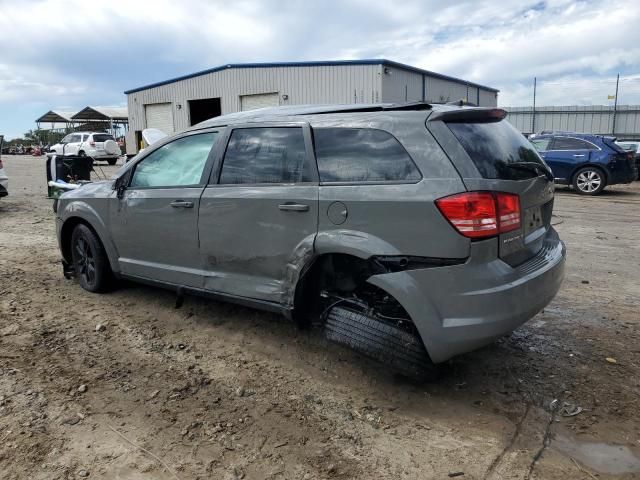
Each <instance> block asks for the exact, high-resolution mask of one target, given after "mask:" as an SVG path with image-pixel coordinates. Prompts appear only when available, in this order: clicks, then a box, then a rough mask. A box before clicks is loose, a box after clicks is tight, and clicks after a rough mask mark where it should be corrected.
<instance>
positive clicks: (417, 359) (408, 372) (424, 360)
mask: <svg viewBox="0 0 640 480" xmlns="http://www.w3.org/2000/svg"><path fill="white" fill-rule="evenodd" d="M325 335H326V337H327V339H328V340H331V341H333V342H336V343H341V344H342V345H346V346H347V347H350V348H351V349H353V350H355V351H356V352H359V353H361V354H363V355H366V356H367V357H369V358H373V359H374V360H377V361H379V362H381V363H383V364H385V365H388V366H390V367H391V368H392V369H393V370H395V371H396V372H398V373H400V374H401V375H404V376H405V377H408V378H411V379H413V380H416V381H420V382H424V381H431V380H435V379H436V378H437V377H438V373H439V371H438V368H437V367H436V366H435V365H434V364H433V363H432V362H431V359H430V358H429V355H428V353H427V351H426V349H425V348H424V344H423V343H422V340H421V339H420V338H419V337H418V336H417V335H416V334H412V333H409V332H407V331H405V330H402V329H400V328H398V327H397V326H395V325H393V324H390V323H386V322H382V321H380V320H378V319H376V318H371V317H369V316H367V315H365V314H363V313H361V312H358V311H356V310H352V309H350V308H345V307H340V306H336V307H333V308H332V309H331V310H330V311H329V314H328V316H327V322H326V325H325Z"/></svg>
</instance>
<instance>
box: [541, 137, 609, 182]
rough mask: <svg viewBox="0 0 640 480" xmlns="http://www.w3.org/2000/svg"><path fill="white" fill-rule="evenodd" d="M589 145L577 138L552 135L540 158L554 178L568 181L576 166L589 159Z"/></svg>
mask: <svg viewBox="0 0 640 480" xmlns="http://www.w3.org/2000/svg"><path fill="white" fill-rule="evenodd" d="M591 145H592V144H589V143H588V142H585V141H584V140H582V139H579V138H574V137H564V136H554V137H553V140H552V141H551V143H550V145H549V148H548V150H547V151H546V152H544V153H543V154H542V158H544V161H545V162H546V163H547V165H549V167H551V170H552V171H553V175H554V177H556V179H560V180H562V181H565V182H567V183H570V182H571V175H572V174H573V172H574V171H575V170H576V168H577V167H579V166H580V165H581V164H583V163H587V162H588V161H589V155H590V146H591ZM596 148H597V147H596Z"/></svg>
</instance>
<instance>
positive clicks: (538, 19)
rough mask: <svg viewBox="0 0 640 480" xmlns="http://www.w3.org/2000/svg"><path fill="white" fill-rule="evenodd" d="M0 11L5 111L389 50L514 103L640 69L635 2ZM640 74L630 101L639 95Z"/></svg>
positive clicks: (76, 1)
mask: <svg viewBox="0 0 640 480" xmlns="http://www.w3.org/2000/svg"><path fill="white" fill-rule="evenodd" d="M0 11H1V12H2V13H1V14H0V45H2V52H1V54H0V62H1V64H2V65H0V109H1V110H3V111H4V110H6V108H8V107H7V106H6V105H9V104H11V105H16V102H25V101H29V102H32V103H33V102H36V101H40V102H42V103H43V104H46V103H47V102H49V103H48V104H49V105H50V106H49V107H48V108H53V107H57V106H59V105H60V104H69V105H76V106H77V107H82V106H84V105H86V104H88V103H91V104H96V103H103V104H104V103H109V104H114V103H120V102H121V101H123V100H124V95H123V94H122V91H123V90H125V89H127V88H133V87H136V86H139V85H143V84H146V83H151V82H154V81H159V80H164V79H166V78H170V77H173V76H177V75H181V74H185V73H190V72H192V71H197V70H200V69H205V68H210V67H213V66H217V65H221V64H225V63H230V62H246V61H255V62H260V61H287V60H315V59H319V60H322V59H345V58H375V57H385V58H389V59H391V60H397V61H400V62H405V63H409V64H412V65H416V66H419V67H423V68H426V69H428V70H433V71H436V72H441V73H444V74H448V75H453V76H458V77H461V78H465V79H469V80H472V81H475V82H478V83H482V84H485V85H489V86H492V87H496V88H499V89H500V90H501V94H500V97H499V98H500V103H501V104H504V105H528V104H530V103H531V97H532V89H531V84H532V82H533V77H534V76H535V77H538V79H539V85H540V89H539V92H538V93H539V95H538V102H539V104H544V103H550V102H561V103H596V104H598V103H606V95H608V94H610V93H609V90H610V88H609V83H607V82H609V81H611V80H612V79H613V78H614V77H615V72H616V71H618V70H622V71H623V73H626V74H633V73H638V72H639V71H640V29H639V28H638V25H640V9H638V8H637V1H636V0H610V1H607V2H603V1H597V0H547V1H545V2H540V1H538V0H532V1H530V2H528V1H522V0H502V1H500V2H495V1H493V0H484V1H475V0H451V1H448V2H442V1H440V0H405V1H403V2H388V1H385V0H327V1H322V2H320V1H306V2H301V1H298V0H263V1H258V0H235V1H221V0H218V1H211V0H181V1H180V2H177V1H173V0H156V1H141V0H137V1H136V0H110V1H108V2H98V3H95V2H87V1H84V0H23V1H21V2H15V1H9V0H0ZM554 82H555V84H554ZM563 82H564V83H563ZM561 83H562V85H561ZM637 84H638V83H637V82H636V83H634V81H627V83H626V84H625V89H626V92H627V93H626V97H624V96H623V95H621V96H620V98H621V99H623V98H626V100H625V101H637V102H639V103H640V87H637V86H636V85H637ZM552 87H553V88H552ZM621 88H622V85H621ZM636 91H637V92H636ZM636 93H637V94H636ZM603 98H604V100H603ZM56 102H57V103H56ZM12 108H15V107H12ZM48 108H47V109H48ZM0 121H1V120H0ZM28 126H29V125H25V127H28ZM0 127H2V125H1V124H0Z"/></svg>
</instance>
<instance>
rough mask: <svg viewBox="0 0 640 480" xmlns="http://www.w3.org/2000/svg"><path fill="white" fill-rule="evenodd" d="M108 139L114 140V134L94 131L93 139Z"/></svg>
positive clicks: (100, 140) (102, 140)
mask: <svg viewBox="0 0 640 480" xmlns="http://www.w3.org/2000/svg"><path fill="white" fill-rule="evenodd" d="M107 140H113V136H111V135H107V134H106V133H94V134H93V141H94V142H106V141H107Z"/></svg>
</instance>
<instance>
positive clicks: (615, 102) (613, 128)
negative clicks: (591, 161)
mask: <svg viewBox="0 0 640 480" xmlns="http://www.w3.org/2000/svg"><path fill="white" fill-rule="evenodd" d="M619 85H620V74H618V76H617V78H616V96H615V98H614V99H613V119H612V121H611V133H612V134H613V135H615V134H616V113H617V112H618V86H619Z"/></svg>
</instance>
